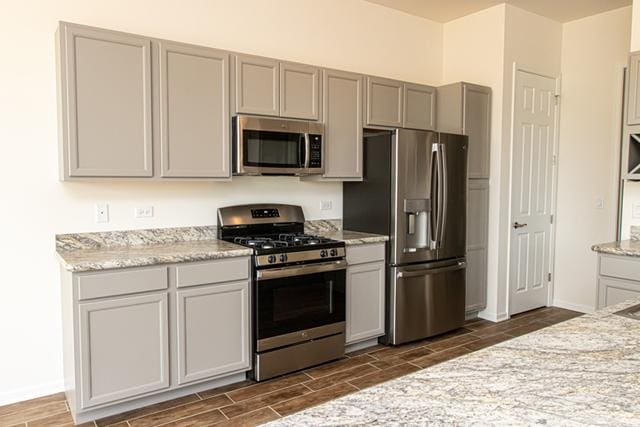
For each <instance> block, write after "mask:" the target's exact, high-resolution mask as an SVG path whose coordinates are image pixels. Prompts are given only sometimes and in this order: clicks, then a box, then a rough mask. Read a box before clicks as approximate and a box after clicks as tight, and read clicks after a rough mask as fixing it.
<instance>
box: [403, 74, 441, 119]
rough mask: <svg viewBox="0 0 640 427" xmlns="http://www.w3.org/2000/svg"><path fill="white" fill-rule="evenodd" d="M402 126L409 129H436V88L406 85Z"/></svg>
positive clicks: (412, 84)
mask: <svg viewBox="0 0 640 427" xmlns="http://www.w3.org/2000/svg"><path fill="white" fill-rule="evenodd" d="M402 126H403V127H405V128H409V129H423V130H434V129H435V128H436V88H435V87H432V86H426V85H418V84H414V83H405V84H404V109H403V119H402Z"/></svg>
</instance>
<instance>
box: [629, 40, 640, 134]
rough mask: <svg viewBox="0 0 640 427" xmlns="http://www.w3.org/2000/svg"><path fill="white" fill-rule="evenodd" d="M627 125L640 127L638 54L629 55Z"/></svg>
mask: <svg viewBox="0 0 640 427" xmlns="http://www.w3.org/2000/svg"><path fill="white" fill-rule="evenodd" d="M628 70H629V71H628V73H629V77H628V85H627V87H628V89H627V124H628V125H640V52H633V53H631V54H630V55H629V68H628Z"/></svg>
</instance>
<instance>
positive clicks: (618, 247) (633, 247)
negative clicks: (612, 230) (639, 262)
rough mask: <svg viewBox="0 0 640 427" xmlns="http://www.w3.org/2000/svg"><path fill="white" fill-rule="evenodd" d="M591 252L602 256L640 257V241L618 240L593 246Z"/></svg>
mask: <svg viewBox="0 0 640 427" xmlns="http://www.w3.org/2000/svg"><path fill="white" fill-rule="evenodd" d="M591 250H592V251H594V252H598V253H601V254H609V255H623V256H632V257H640V241H639V240H618V241H615V242H609V243H600V244H597V245H593V246H591Z"/></svg>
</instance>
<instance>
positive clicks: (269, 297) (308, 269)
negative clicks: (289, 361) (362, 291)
mask: <svg viewBox="0 0 640 427" xmlns="http://www.w3.org/2000/svg"><path fill="white" fill-rule="evenodd" d="M345 281H346V262H345V261H343V260H340V261H333V262H327V263H319V264H306V265H304V266H300V265H298V266H292V267H284V268H278V269H266V270H258V271H257V273H256V290H255V292H256V299H255V310H256V328H255V331H256V335H257V336H256V338H257V350H258V351H264V350H269V349H273V348H276V347H281V346H285V345H290V344H295V343H296V342H301V341H306V340H309V339H314V338H319V337H321V336H327V335H331V334H335V333H343V332H344V321H345V302H346V297H345Z"/></svg>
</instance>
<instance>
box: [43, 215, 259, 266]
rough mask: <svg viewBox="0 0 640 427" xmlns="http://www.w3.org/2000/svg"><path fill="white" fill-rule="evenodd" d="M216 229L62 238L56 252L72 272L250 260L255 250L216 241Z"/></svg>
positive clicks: (62, 235) (142, 231)
mask: <svg viewBox="0 0 640 427" xmlns="http://www.w3.org/2000/svg"><path fill="white" fill-rule="evenodd" d="M215 236H216V228H215V227H213V226H207V227H181V228H159V229H149V230H126V231H111V232H101V233H79V234H60V235H57V236H56V252H57V254H58V258H59V259H60V261H61V263H62V265H63V266H64V268H65V269H67V270H69V271H73V272H81V271H97V270H106V269H111V268H126V267H141V266H147V265H154V264H168V263H175V262H190V261H205V260H212V259H221V258H230V257H239V256H249V255H251V254H252V253H253V250H252V249H250V248H246V247H244V246H240V245H236V244H233V243H229V242H225V241H223V240H218V239H216V238H215Z"/></svg>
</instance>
